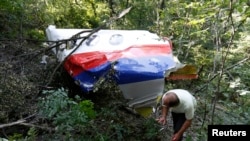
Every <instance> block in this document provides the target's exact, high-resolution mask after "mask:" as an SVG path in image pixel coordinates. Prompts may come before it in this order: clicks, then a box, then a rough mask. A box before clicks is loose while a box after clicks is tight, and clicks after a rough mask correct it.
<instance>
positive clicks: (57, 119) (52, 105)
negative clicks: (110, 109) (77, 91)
mask: <svg viewBox="0 0 250 141" xmlns="http://www.w3.org/2000/svg"><path fill="white" fill-rule="evenodd" d="M43 94H45V95H46V97H44V98H42V99H40V101H39V104H38V105H39V109H40V110H39V111H40V112H39V113H40V115H41V116H43V117H44V118H45V119H48V120H49V121H51V122H52V124H53V125H54V126H55V127H56V128H55V129H56V131H55V132H56V133H58V134H60V135H61V134H70V133H71V132H82V131H83V130H84V127H86V126H87V125H88V123H89V122H90V121H91V120H92V119H94V118H95V115H96V113H95V111H94V110H93V108H94V104H93V103H92V102H91V101H90V100H83V101H81V99H80V98H79V97H76V100H73V99H70V98H69V97H68V95H67V91H66V90H65V89H63V88H61V89H58V90H50V91H44V92H43ZM77 101H80V102H79V103H78V102H77Z"/></svg>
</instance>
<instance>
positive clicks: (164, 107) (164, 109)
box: [157, 105, 169, 125]
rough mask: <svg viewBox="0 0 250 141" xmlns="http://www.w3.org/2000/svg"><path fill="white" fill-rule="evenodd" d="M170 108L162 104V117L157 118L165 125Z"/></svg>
mask: <svg viewBox="0 0 250 141" xmlns="http://www.w3.org/2000/svg"><path fill="white" fill-rule="evenodd" d="M168 109H169V107H167V106H165V105H163V106H162V113H161V117H160V118H159V119H157V121H158V122H159V123H160V124H162V125H165V124H166V117H167V115H168Z"/></svg>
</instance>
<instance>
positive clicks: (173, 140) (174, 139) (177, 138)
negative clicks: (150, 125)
mask: <svg viewBox="0 0 250 141" xmlns="http://www.w3.org/2000/svg"><path fill="white" fill-rule="evenodd" d="M180 137H181V135H180V134H178V133H175V134H174V135H173V137H172V140H171V141H178V140H179V139H180Z"/></svg>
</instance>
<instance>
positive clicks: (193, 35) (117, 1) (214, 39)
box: [0, 0, 250, 140]
mask: <svg viewBox="0 0 250 141" xmlns="http://www.w3.org/2000/svg"><path fill="white" fill-rule="evenodd" d="M130 6H132V10H131V11H130V13H128V14H127V15H126V16H125V17H123V18H122V19H120V20H119V21H117V22H114V23H112V24H110V25H109V26H107V27H105V28H109V29H144V30H149V31H151V32H155V33H157V34H159V35H161V36H167V37H169V38H170V39H171V40H172V42H173V45H174V54H175V55H176V56H177V57H178V58H179V60H180V61H181V62H182V63H186V64H193V65H195V66H196V67H197V68H198V70H199V71H198V74H199V78H198V79H197V80H183V81H168V82H167V83H166V90H167V89H171V88H177V87H181V88H186V89H189V90H190V91H192V92H194V95H195V96H196V97H197V98H198V101H199V102H198V104H199V105H198V110H197V116H196V119H195V121H194V123H195V124H194V125H193V126H192V127H191V129H190V130H189V131H188V133H189V134H188V135H187V140H188V139H189V140H202V139H205V138H206V133H207V132H206V130H207V125H209V124H250V120H249V118H248V117H249V113H250V108H249V105H250V99H249V98H250V92H249V91H250V90H249V86H250V80H249V79H250V72H249V71H248V68H249V65H250V63H249V62H250V61H249V57H250V56H249V53H250V50H249V41H250V35H249V31H250V21H249V17H250V1H249V0H224V1H221V0H188V1H187V0H170V1H166V0H133V1H128V0H127V1H125V0H123V1H121V0H1V2H0V18H1V22H0V64H1V65H0V70H1V71H0V80H1V81H0V109H1V111H0V121H1V122H0V127H1V129H2V131H1V133H0V139H1V138H8V139H9V140H14V139H20V140H21V139H23V140H34V138H42V139H45V140H48V139H51V140H53V139H54V140H56V139H62V140H67V139H71V140H74V139H77V138H78V139H79V138H84V139H91V138H92V139H93V138H94V139H96V140H126V139H130V140H133V139H134V140H136V139H139V138H143V140H153V139H159V138H163V137H165V138H166V136H167V135H163V132H160V131H161V130H160V129H159V128H161V127H159V126H158V125H157V124H156V123H155V122H154V121H153V120H152V119H144V118H142V117H138V116H134V115H133V114H127V113H126V112H124V110H121V108H120V107H122V105H123V101H122V98H117V97H119V94H120V93H119V91H118V90H116V87H115V86H113V84H110V83H105V84H106V85H105V86H100V88H98V86H97V90H98V92H97V93H98V94H93V95H94V96H93V97H91V98H89V95H87V96H83V97H82V95H80V96H81V97H73V96H72V95H71V94H72V93H74V92H75V91H76V88H75V86H72V85H71V83H70V85H66V84H65V83H67V82H70V80H69V79H67V77H66V76H65V77H64V76H63V77H62V75H61V73H63V72H62V70H58V71H57V72H58V73H56V74H55V76H53V78H54V79H53V83H52V84H51V85H50V86H47V85H46V84H47V82H48V80H49V79H50V78H49V77H50V76H51V75H50V74H51V73H52V72H53V71H54V68H55V67H56V65H57V64H56V62H55V61H53V59H54V56H53V54H51V52H50V50H46V48H44V47H43V46H42V43H43V42H45V41H46V36H45V34H44V30H45V28H46V27H47V26H48V25H50V24H54V25H56V26H57V27H60V28H97V27H99V26H100V25H101V24H102V23H103V21H105V20H108V19H109V18H111V17H115V16H117V15H118V14H119V13H120V12H121V11H122V10H123V9H125V8H128V7H130ZM43 55H48V56H49V57H50V58H51V59H50V60H51V61H50V62H49V63H48V64H47V65H43V64H40V60H41V57H42V56H43ZM62 86H65V88H64V89H63V88H62V89H61V87H62ZM77 92H79V91H77ZM43 93H45V94H43ZM68 95H70V96H69V97H68ZM105 95H106V96H107V97H108V98H107V97H105ZM90 99H91V100H90ZM108 99H109V100H108ZM110 99H111V101H110ZM105 100H106V102H105ZM107 101H109V102H107ZM38 103H39V104H38ZM117 111H119V112H117ZM215 113H216V114H215ZM130 116H131V117H130ZM100 117H101V118H100ZM19 119H24V120H25V122H21V121H20V120H19ZM17 120H19V122H20V123H18V124H14V125H12V124H8V123H12V122H14V121H17ZM129 120H130V121H135V122H130V123H131V124H128V121H129ZM20 129H21V130H20ZM131 134H132V135H131ZM142 135H143V137H141V136H142ZM73 137H75V138H73Z"/></svg>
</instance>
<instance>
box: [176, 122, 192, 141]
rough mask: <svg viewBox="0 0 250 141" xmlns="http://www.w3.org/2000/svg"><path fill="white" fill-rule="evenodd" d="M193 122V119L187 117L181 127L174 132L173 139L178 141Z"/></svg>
mask: <svg viewBox="0 0 250 141" xmlns="http://www.w3.org/2000/svg"><path fill="white" fill-rule="evenodd" d="M191 124H192V119H189V120H188V119H187V120H186V121H185V122H184V124H183V125H182V127H181V129H180V130H179V131H178V132H177V133H175V134H174V136H173V137H172V141H177V140H179V138H180V137H181V135H183V133H184V132H185V131H186V130H187V129H188V128H189V127H190V126H191Z"/></svg>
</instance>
